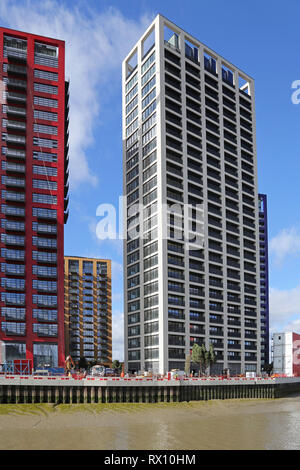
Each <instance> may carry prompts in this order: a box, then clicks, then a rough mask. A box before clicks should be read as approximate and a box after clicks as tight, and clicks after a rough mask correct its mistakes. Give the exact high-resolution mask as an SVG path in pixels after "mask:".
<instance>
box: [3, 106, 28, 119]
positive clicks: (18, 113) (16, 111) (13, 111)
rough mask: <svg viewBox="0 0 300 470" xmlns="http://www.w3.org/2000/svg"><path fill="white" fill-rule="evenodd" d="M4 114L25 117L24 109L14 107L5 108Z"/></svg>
mask: <svg viewBox="0 0 300 470" xmlns="http://www.w3.org/2000/svg"><path fill="white" fill-rule="evenodd" d="M6 114H7V115H11V114H12V115H14V116H21V117H25V116H26V109H25V108H18V107H16V106H7V108H6Z"/></svg>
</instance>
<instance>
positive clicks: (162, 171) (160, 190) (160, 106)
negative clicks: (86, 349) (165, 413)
mask: <svg viewBox="0 0 300 470" xmlns="http://www.w3.org/2000/svg"><path fill="white" fill-rule="evenodd" d="M164 25H166V26H168V27H169V28H170V29H172V30H173V31H174V32H176V33H177V34H178V37H179V52H176V51H174V50H172V52H173V53H174V54H175V55H177V56H178V57H180V59H181V97H182V100H181V106H182V148H183V152H182V155H183V156H182V161H183V165H182V170H183V191H182V193H183V197H184V202H187V201H188V195H187V185H188V175H187V173H188V167H187V158H188V157H187V153H186V149H187V132H186V109H185V108H186V105H185V103H186V90H185V88H186V87H185V72H184V68H183V64H184V63H185V61H186V60H187V59H186V57H185V47H184V42H185V39H187V40H188V41H190V42H191V43H192V44H194V45H195V46H196V47H198V49H199V60H200V87H201V88H200V93H201V126H202V135H201V136H200V137H201V139H202V165H203V202H204V211H205V214H206V215H205V217H206V218H205V221H206V223H205V247H204V270H205V274H204V279H205V299H204V302H205V343H206V346H207V347H208V345H209V342H210V336H209V334H208V331H209V310H208V306H209V275H208V272H209V261H208V239H209V237H208V223H207V213H208V212H207V211H208V210H207V207H208V200H207V198H206V197H205V195H206V190H207V164H206V145H205V143H206V125H205V117H206V115H205V96H207V95H206V93H205V80H204V75H205V73H206V72H205V70H204V58H203V55H204V53H207V54H209V55H210V56H212V57H213V58H214V59H215V60H216V63H217V72H218V77H215V79H216V80H217V81H218V87H219V88H218V93H219V128H220V147H219V149H220V154H221V158H220V164H221V168H220V173H221V193H220V194H221V201H222V204H221V210H222V229H221V230H222V231H223V248H222V250H223V252H222V258H223V266H222V269H223V290H222V292H223V317H224V324H223V328H224V330H223V338H222V339H223V341H224V349H223V351H224V352H223V354H224V367H225V368H226V367H227V366H228V362H230V360H229V361H228V360H227V352H228V348H227V339H228V331H227V329H228V324H227V318H228V313H227V303H228V302H227V283H226V270H227V267H228V266H227V261H226V256H227V255H226V241H225V238H224V237H225V233H226V220H227V219H226V217H225V213H226V205H225V176H226V175H227V174H228V173H226V172H225V161H224V139H223V138H222V135H223V132H222V131H223V107H222V85H224V82H223V81H222V70H221V68H222V65H224V66H225V67H228V68H229V69H230V70H231V71H232V72H233V74H234V82H235V83H236V84H237V85H238V83H239V76H241V77H242V78H243V79H244V80H246V81H247V82H248V84H249V88H250V101H251V106H252V138H253V172H254V173H253V184H250V183H248V184H249V186H251V187H252V190H253V195H252V197H253V199H254V208H253V209H254V217H253V218H252V220H253V224H254V228H253V230H254V231H255V240H254V241H255V251H253V255H255V256H256V262H255V273H254V274H255V275H256V286H253V287H255V288H256V312H257V317H256V322H257V325H256V328H251V330H252V331H253V332H255V333H256V335H257V339H256V345H257V348H256V351H254V352H256V354H257V360H256V361H253V362H252V364H253V363H256V365H257V370H258V371H259V370H260V352H261V351H260V309H259V302H260V283H259V232H258V188H257V164H256V127H255V101H254V82H253V79H252V78H251V77H250V76H249V75H247V74H245V73H244V72H242V71H241V70H239V69H238V68H237V67H235V66H233V65H232V64H231V63H229V62H228V61H226V60H225V59H224V58H222V57H221V56H220V55H218V54H216V53H215V52H214V51H212V50H211V49H209V48H208V47H206V46H205V45H204V44H202V43H201V42H199V41H198V40H197V39H195V38H193V37H192V36H190V35H189V34H187V33H186V32H184V31H183V30H182V29H180V28H178V27H177V26H176V25H175V24H173V23H172V22H170V21H169V20H167V19H166V18H164V17H163V16H161V15H157V17H156V18H155V20H154V21H153V23H152V24H151V25H150V26H149V28H148V29H147V30H146V31H145V33H144V34H143V36H142V37H141V38H140V40H139V41H138V42H137V44H136V45H135V46H134V47H133V49H132V50H131V51H130V53H129V54H128V55H127V57H126V58H125V59H124V61H123V65H122V75H123V78H122V87H123V98H122V106H123V122H122V124H123V188H124V195H126V116H125V108H126V103H125V95H126V93H125V85H126V83H127V82H128V81H129V80H130V79H131V78H132V77H133V76H134V74H135V72H136V71H137V74H138V82H137V83H138V119H139V121H138V122H139V124H138V125H139V127H138V129H139V200H138V202H139V203H140V204H142V202H143V194H142V188H143V180H142V175H143V167H142V143H141V139H142V130H141V129H142V109H141V101H142V98H141V88H142V85H141V66H142V63H144V62H145V60H146V59H147V58H148V57H149V56H150V55H151V54H152V52H153V51H154V50H155V54H156V56H155V63H156V100H157V106H156V115H157V118H156V126H157V136H156V137H157V202H158V204H160V203H161V204H163V203H165V202H166V200H167V196H166V130H165V127H166V126H165V118H164V117H165V79H164V77H165V66H164V63H165V59H164V50H165V48H166V47H168V46H165V44H164ZM153 30H154V31H155V47H154V48H153V49H151V52H149V54H147V57H145V58H144V59H143V58H142V54H143V52H142V43H143V41H144V40H145V38H147V37H148V36H149V34H150V33H151V31H153ZM170 50H171V49H170ZM135 52H137V56H138V57H137V67H136V69H135V70H134V72H133V73H131V74H130V77H128V79H127V78H126V71H127V65H126V64H127V63H128V61H129V60H130V58H131V57H132V56H133V54H134V53H135ZM191 64H192V63H191ZM208 75H209V74H208ZM224 86H225V87H226V84H225V85H224ZM227 88H229V89H230V86H227ZM231 89H232V90H234V89H233V88H231ZM240 95H241V92H240V91H239V86H235V103H236V136H237V143H236V147H237V162H238V166H237V172H238V198H239V199H238V207H239V213H238V214H237V215H238V216H239V227H240V229H241V228H242V226H243V207H242V196H243V194H244V192H243V190H242V159H241V145H240V144H241V141H240V131H241V129H240V125H239V122H240V113H239V109H240V107H239V105H238V103H239V96H240ZM229 176H230V175H229ZM165 223H166V221H165V220H164V217H163V213H162V211H161V210H160V208H158V289H159V290H158V296H159V305H158V308H159V368H158V369H159V372H160V373H164V372H166V371H167V370H168V368H169V365H168V314H167V312H168V276H167V270H168V266H167V241H166V240H163V239H162V234H163V229H164V227H165ZM126 226H127V210H126V207H125V208H124V230H126ZM242 238H243V237H242V236H240V247H239V248H240V259H239V260H238V259H237V261H239V262H240V287H241V291H240V298H241V300H240V302H239V303H238V304H237V306H238V307H239V308H240V310H241V315H240V320H241V326H240V330H241V338H240V339H241V350H240V353H241V361H240V364H241V371H242V372H244V371H245V361H244V353H245V348H244V340H245V338H244V330H245V327H244V317H245V315H244V306H245V304H244V301H243V298H244V283H243V279H244V256H243V243H242ZM126 247H127V243H126V237H125V241H124V319H125V321H124V331H125V338H124V340H125V369H126V370H127V369H128V347H127V345H128V321H127V317H128V312H127V292H128V289H127V248H126ZM142 250H143V243H140V247H139V256H140V273H139V274H140V317H141V318H140V327H141V331H140V339H141V344H140V353H141V356H140V357H141V359H140V360H138V361H133V362H140V368H141V370H143V369H144V356H143V351H144V333H143V332H144V321H143V311H144V296H143V265H142V261H143V251H142ZM184 258H185V286H186V295H185V299H186V302H185V332H186V333H185V336H186V340H185V352H186V354H188V353H189V350H190V340H189V336H190V334H189V330H190V327H189V325H190V320H189V310H190V309H189V301H188V299H189V295H188V293H189V276H188V259H189V256H188V252H187V251H185V256H184ZM246 261H247V260H246ZM229 316H230V313H229ZM246 329H248V328H247V327H246ZM182 367H184V360H183V361H182Z"/></svg>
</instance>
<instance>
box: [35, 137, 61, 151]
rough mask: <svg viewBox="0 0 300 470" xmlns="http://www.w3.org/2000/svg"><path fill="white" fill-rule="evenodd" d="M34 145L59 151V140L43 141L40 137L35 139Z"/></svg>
mask: <svg viewBox="0 0 300 470" xmlns="http://www.w3.org/2000/svg"><path fill="white" fill-rule="evenodd" d="M33 145H37V146H38V147H48V148H52V149H57V140H50V139H42V138H40V137H33Z"/></svg>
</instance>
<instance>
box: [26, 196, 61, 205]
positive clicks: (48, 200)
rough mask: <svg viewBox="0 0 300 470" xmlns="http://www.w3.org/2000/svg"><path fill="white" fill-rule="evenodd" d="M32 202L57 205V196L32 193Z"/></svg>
mask: <svg viewBox="0 0 300 470" xmlns="http://www.w3.org/2000/svg"><path fill="white" fill-rule="evenodd" d="M32 202H38V203H40V204H52V205H53V204H57V196H51V195H49V194H41V193H37V194H36V193H33V195H32Z"/></svg>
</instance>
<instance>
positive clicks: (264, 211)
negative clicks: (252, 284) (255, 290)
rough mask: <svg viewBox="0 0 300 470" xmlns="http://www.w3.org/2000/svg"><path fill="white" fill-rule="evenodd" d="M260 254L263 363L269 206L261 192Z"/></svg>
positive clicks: (265, 357) (266, 355)
mask: <svg viewBox="0 0 300 470" xmlns="http://www.w3.org/2000/svg"><path fill="white" fill-rule="evenodd" d="M258 199H259V201H258V202H259V254H260V257H259V259H260V318H261V365H262V367H263V366H264V365H268V364H269V360H270V351H269V350H270V339H269V338H270V331H269V256H268V252H269V250H268V208H267V196H266V194H259V195H258Z"/></svg>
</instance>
